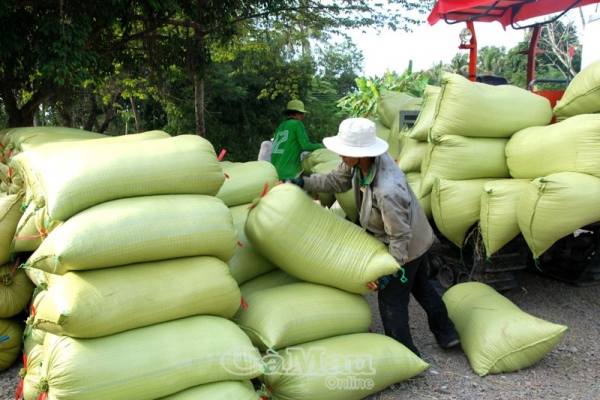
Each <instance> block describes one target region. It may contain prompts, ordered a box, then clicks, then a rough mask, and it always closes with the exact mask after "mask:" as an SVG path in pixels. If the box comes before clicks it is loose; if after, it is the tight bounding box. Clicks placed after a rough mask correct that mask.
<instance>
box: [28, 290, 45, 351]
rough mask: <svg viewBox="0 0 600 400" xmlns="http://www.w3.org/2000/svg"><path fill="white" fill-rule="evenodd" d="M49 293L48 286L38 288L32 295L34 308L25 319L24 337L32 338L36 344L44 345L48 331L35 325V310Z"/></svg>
mask: <svg viewBox="0 0 600 400" xmlns="http://www.w3.org/2000/svg"><path fill="white" fill-rule="evenodd" d="M47 294H48V288H47V287H45V286H40V287H38V288H36V290H35V292H34V294H33V297H32V302H31V305H32V308H30V311H29V317H28V318H27V320H26V321H25V332H24V333H23V337H24V338H26V339H27V340H30V341H32V342H34V343H36V344H39V345H43V344H44V340H45V339H46V331H44V330H42V329H37V328H34V327H33V320H34V312H33V310H36V309H37V307H38V306H39V305H40V303H41V301H42V300H43V299H44V297H46V295H47Z"/></svg>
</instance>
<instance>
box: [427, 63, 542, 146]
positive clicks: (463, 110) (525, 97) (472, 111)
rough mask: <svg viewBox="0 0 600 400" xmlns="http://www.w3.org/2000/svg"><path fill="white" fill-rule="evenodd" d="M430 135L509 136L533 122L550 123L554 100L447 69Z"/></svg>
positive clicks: (536, 124) (533, 124) (443, 76)
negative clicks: (491, 83)
mask: <svg viewBox="0 0 600 400" xmlns="http://www.w3.org/2000/svg"><path fill="white" fill-rule="evenodd" d="M441 82H442V83H441V88H442V89H441V91H440V93H439V95H438V96H439V98H438V100H437V102H436V108H435V118H434V121H433V124H432V126H431V130H430V131H429V139H430V140H431V139H434V140H435V139H439V138H440V137H443V136H445V135H462V136H469V137H485V138H509V137H510V136H512V134H514V133H515V132H518V131H520V130H521V129H525V128H528V127H530V126H542V125H548V124H549V123H550V120H551V119H552V107H551V106H550V101H549V100H548V99H546V98H545V97H542V96H539V95H537V94H535V93H532V92H530V91H528V90H525V89H522V88H519V87H517V86H512V85H500V86H493V85H488V84H485V83H479V82H471V81H470V80H468V79H467V78H465V77H464V76H462V75H459V74H452V73H449V72H444V73H443V74H442V78H441Z"/></svg>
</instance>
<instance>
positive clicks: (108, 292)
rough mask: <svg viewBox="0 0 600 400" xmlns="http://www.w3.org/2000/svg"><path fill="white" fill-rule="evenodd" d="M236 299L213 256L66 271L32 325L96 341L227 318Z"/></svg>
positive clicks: (229, 279) (232, 285)
mask: <svg viewBox="0 0 600 400" xmlns="http://www.w3.org/2000/svg"><path fill="white" fill-rule="evenodd" d="M240 298H241V294H240V290H239V288H238V285H237V283H236V282H235V280H234V279H233V278H232V277H231V273H230V272H229V268H228V267H227V264H225V262H223V261H221V260H219V259H217V258H214V257H204V256H200V257H185V258H174V259H170V260H165V261H155V262H149V263H141V264H131V265H125V266H121V267H114V268H103V269H97V270H90V271H78V272H67V273H66V274H65V275H63V276H61V277H60V278H59V279H57V280H56V281H55V282H53V284H52V286H51V287H50V288H49V289H48V293H47V294H46V296H44V298H43V299H42V300H41V301H40V303H39V305H38V306H37V308H36V314H35V319H34V323H33V326H34V327H36V328H38V329H43V330H45V331H47V332H50V333H53V334H56V335H59V336H63V335H67V336H71V337H77V338H94V337H101V336H107V335H112V334H114V333H118V332H123V331H126V330H130V329H135V328H140V327H143V326H148V325H154V324H158V323H161V322H165V321H171V320H174V319H178V318H184V317H189V316H192V315H215V316H218V317H223V318H230V317H232V316H233V315H234V314H235V312H236V311H237V309H238V307H239V305H240Z"/></svg>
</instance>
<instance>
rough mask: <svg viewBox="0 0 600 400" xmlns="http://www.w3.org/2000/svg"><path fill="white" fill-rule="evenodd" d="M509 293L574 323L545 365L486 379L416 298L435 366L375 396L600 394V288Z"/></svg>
mask: <svg viewBox="0 0 600 400" xmlns="http://www.w3.org/2000/svg"><path fill="white" fill-rule="evenodd" d="M504 295H505V296H506V297H507V298H508V299H509V300H511V301H512V302H513V303H515V304H516V305H517V306H518V307H519V308H521V310H523V311H525V312H527V313H529V314H531V315H533V316H535V317H538V318H541V319H544V320H547V321H550V322H554V323H557V324H563V325H567V326H568V327H569V330H568V331H567V332H566V333H565V335H564V337H563V338H562V339H561V341H560V342H559V343H558V345H557V346H556V348H555V349H554V350H552V351H551V352H550V353H549V354H548V355H547V356H546V357H544V358H543V359H542V360H541V361H540V362H538V363H537V364H536V365H533V366H531V367H529V368H527V369H524V370H521V371H519V372H514V373H506V374H498V375H488V376H486V377H483V378H481V377H479V376H478V375H477V374H475V373H474V372H473V370H472V368H471V365H470V364H469V360H468V359H467V357H466V356H465V354H464V353H463V351H462V350H461V349H460V348H454V349H450V350H441V349H440V348H439V347H438V346H437V343H436V342H435V339H434V338H433V335H432V334H431V333H430V332H429V330H428V328H427V321H426V318H425V313H424V312H423V310H422V309H421V308H420V307H419V306H418V304H416V302H415V301H414V299H413V301H412V302H411V309H410V312H411V316H410V318H411V329H412V332H413V339H414V342H415V345H416V346H417V347H418V348H419V350H420V352H421V355H422V357H423V359H424V360H425V361H426V362H428V363H430V364H431V368H430V369H429V370H427V371H426V372H424V373H423V374H422V375H421V376H419V377H415V378H413V379H409V380H408V381H405V382H401V383H398V384H396V385H393V386H392V387H390V388H388V389H386V390H384V391H382V392H380V393H377V394H374V395H371V396H369V397H368V398H367V399H368V400H392V399H460V400H468V399H523V398H534V399H552V400H554V399H573V400H580V399H581V400H593V399H598V398H600V391H599V389H600V358H599V356H600V285H596V286H588V287H577V286H572V285H569V284H566V283H562V282H559V281H556V280H552V279H548V278H544V277H541V276H538V275H534V274H531V273H525V275H524V276H523V278H522V279H521V282H520V285H519V286H518V287H517V288H515V289H512V290H511V291H509V292H506V293H504ZM367 298H368V300H369V302H370V304H371V307H372V309H373V316H374V322H373V331H374V332H379V333H383V328H382V326H381V320H380V319H379V312H378V310H377V299H376V295H375V294H373V295H369V296H367ZM21 367H22V365H21V363H20V362H17V363H16V364H15V365H13V366H12V367H11V368H10V369H8V370H7V371H4V372H1V373H0V400H12V399H14V393H15V389H16V387H17V385H18V383H19V376H18V373H19V370H20V369H21ZM107 400H109V399H107ZM316 400H317V399H316ZM324 400H326V399H324Z"/></svg>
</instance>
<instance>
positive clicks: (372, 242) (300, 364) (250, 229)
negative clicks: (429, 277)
mask: <svg viewBox="0 0 600 400" xmlns="http://www.w3.org/2000/svg"><path fill="white" fill-rule="evenodd" d="M290 210H293V213H290ZM245 230H246V235H247V236H248V238H249V239H250V241H251V242H252V244H253V245H254V247H255V248H256V249H257V250H258V251H259V252H260V253H261V254H263V255H264V256H265V257H266V258H268V259H269V260H271V262H273V263H274V264H275V265H277V267H278V269H276V270H274V271H271V272H269V273H267V274H265V275H262V276H259V277H257V278H255V279H253V280H251V281H248V282H246V283H245V284H243V285H241V290H242V294H243V296H244V300H245V303H246V306H245V307H241V308H240V309H239V310H238V312H237V314H236V315H235V317H234V321H236V322H237V323H238V324H239V326H240V327H241V328H242V329H243V330H244V331H245V332H246V333H247V334H248V335H249V337H250V338H251V340H252V343H253V344H254V345H255V346H257V348H259V349H260V350H261V351H263V352H265V357H264V359H265V360H267V359H268V360H270V361H268V362H266V363H267V366H268V369H267V371H266V372H265V373H264V374H263V375H262V376H261V377H260V379H261V381H262V382H263V391H262V393H261V394H263V395H264V396H265V397H266V398H270V399H290V398H294V399H315V398H328V399H360V398H364V397H365V396H366V395H369V394H372V393H376V392H378V391H381V390H382V389H384V388H385V387H387V386H389V385H390V384H392V383H394V382H399V381H402V380H405V379H408V378H410V377H412V376H414V375H416V374H418V373H420V372H422V371H423V370H425V369H426V368H427V367H428V365H427V364H426V363H425V362H423V361H422V360H421V359H420V358H418V357H417V356H415V355H414V354H413V353H412V352H410V350H408V349H407V348H406V347H404V346H403V345H401V344H400V343H398V342H397V341H395V340H393V339H391V338H389V337H386V336H384V335H378V334H371V333H367V331H368V329H369V327H370V325H371V320H372V315H371V309H370V307H369V305H368V302H367V300H366V299H365V298H364V297H363V296H362V295H361V294H364V293H367V292H369V290H368V289H367V288H366V284H367V282H369V281H372V280H375V279H377V278H379V277H380V276H383V275H387V274H389V273H393V272H395V271H396V270H397V269H398V264H397V263H396V261H395V260H394V258H393V257H392V256H391V255H390V254H389V252H388V251H387V249H386V247H385V245H383V244H382V243H381V242H379V241H378V240H377V239H375V238H373V237H372V236H370V235H369V234H367V233H366V232H364V231H363V230H362V229H360V228H359V227H358V226H356V225H354V224H352V223H351V222H349V221H346V220H344V219H342V218H339V217H337V216H336V215H334V214H333V213H331V212H329V211H327V210H326V209H324V208H323V207H321V206H320V205H318V204H317V203H315V202H314V201H312V199H311V198H310V197H309V196H308V195H307V194H306V193H304V192H303V191H302V190H301V189H300V188H298V187H297V186H295V185H291V184H286V185H278V186H275V187H274V188H272V189H271V190H270V191H269V192H268V193H266V194H265V195H264V196H263V197H261V198H260V199H257V200H256V201H255V202H254V207H253V208H252V209H251V210H250V212H249V214H248V217H247V220H246V226H245ZM315 349H316V350H315ZM327 357H330V358H332V357H335V358H336V359H337V360H342V361H343V366H342V365H341V364H340V363H329V362H327V359H328V358H327ZM334 364H335V365H334ZM351 379H358V380H359V381H361V382H363V383H364V385H368V386H367V387H364V386H360V385H358V386H356V385H355V386H353V387H350V386H349V385H348V382H349V380H351ZM345 383H346V384H345Z"/></svg>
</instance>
